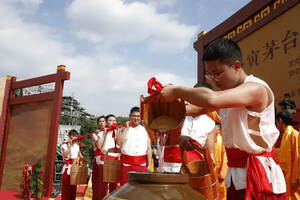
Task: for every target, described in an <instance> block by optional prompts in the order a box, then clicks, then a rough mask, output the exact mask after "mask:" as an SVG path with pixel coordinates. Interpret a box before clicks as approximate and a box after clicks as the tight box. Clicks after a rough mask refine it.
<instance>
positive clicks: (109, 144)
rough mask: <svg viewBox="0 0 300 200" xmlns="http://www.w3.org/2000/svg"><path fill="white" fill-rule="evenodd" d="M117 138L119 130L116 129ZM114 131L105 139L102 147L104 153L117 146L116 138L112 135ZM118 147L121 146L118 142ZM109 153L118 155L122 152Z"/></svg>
mask: <svg viewBox="0 0 300 200" xmlns="http://www.w3.org/2000/svg"><path fill="white" fill-rule="evenodd" d="M115 134H116V135H115V138H117V134H118V131H117V130H115ZM112 135H113V131H109V132H108V133H107V135H106V137H105V140H104V141H103V142H104V144H103V146H102V148H101V151H102V153H105V152H107V151H108V150H109V149H111V148H115V144H116V143H115V138H113V137H112ZM116 148H119V145H117V144H116ZM108 155H110V156H114V157H118V156H119V155H120V154H119V153H113V152H109V153H108Z"/></svg>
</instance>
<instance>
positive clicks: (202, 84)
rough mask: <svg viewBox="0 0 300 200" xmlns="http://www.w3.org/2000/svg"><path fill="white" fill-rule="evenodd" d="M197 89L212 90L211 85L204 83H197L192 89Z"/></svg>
mask: <svg viewBox="0 0 300 200" xmlns="http://www.w3.org/2000/svg"><path fill="white" fill-rule="evenodd" d="M198 87H205V88H209V89H211V90H212V86H211V84H209V83H206V82H198V83H196V84H195V85H194V88H198Z"/></svg>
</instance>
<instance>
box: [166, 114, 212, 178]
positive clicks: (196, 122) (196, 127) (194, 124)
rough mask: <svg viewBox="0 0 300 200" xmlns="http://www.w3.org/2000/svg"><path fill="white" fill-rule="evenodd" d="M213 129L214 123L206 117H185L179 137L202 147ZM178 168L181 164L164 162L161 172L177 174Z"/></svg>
mask: <svg viewBox="0 0 300 200" xmlns="http://www.w3.org/2000/svg"><path fill="white" fill-rule="evenodd" d="M214 127H215V122H214V121H213V120H212V119H211V118H209V117H208V116H207V115H200V116H197V117H191V116H186V117H185V120H184V124H183V127H182V129H181V135H184V136H189V137H191V138H193V139H194V140H196V141H197V142H199V143H200V144H201V145H202V146H203V147H204V146H205V143H206V139H207V136H208V134H209V133H210V132H211V131H212V130H213V129H214ZM177 146H178V145H177ZM166 148H168V147H166ZM180 168H181V163H170V162H164V164H163V171H165V172H175V173H178V172H180Z"/></svg>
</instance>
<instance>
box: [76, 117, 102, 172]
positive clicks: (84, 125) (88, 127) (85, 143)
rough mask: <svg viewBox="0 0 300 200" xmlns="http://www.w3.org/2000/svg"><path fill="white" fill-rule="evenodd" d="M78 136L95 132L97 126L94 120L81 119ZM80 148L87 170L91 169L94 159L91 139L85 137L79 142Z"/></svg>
mask: <svg viewBox="0 0 300 200" xmlns="http://www.w3.org/2000/svg"><path fill="white" fill-rule="evenodd" d="M80 126H81V128H80V135H85V134H87V133H90V132H93V131H95V130H96V129H97V128H98V126H97V121H96V120H91V119H88V118H81V120H80ZM81 147H82V151H81V153H82V156H83V157H84V158H85V160H86V161H87V163H88V165H89V168H92V167H93V159H94V147H93V144H92V138H91V137H87V138H84V139H83V140H81Z"/></svg>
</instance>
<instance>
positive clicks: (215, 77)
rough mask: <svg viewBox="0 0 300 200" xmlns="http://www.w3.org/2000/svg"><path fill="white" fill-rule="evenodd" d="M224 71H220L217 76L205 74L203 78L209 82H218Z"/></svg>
mask: <svg viewBox="0 0 300 200" xmlns="http://www.w3.org/2000/svg"><path fill="white" fill-rule="evenodd" d="M225 71H226V70H224V71H222V72H221V73H218V74H208V73H207V74H205V78H206V79H208V80H211V81H219V79H220V77H221V75H222V74H223V73H224V72H225Z"/></svg>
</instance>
